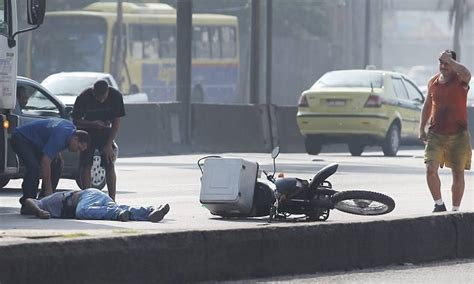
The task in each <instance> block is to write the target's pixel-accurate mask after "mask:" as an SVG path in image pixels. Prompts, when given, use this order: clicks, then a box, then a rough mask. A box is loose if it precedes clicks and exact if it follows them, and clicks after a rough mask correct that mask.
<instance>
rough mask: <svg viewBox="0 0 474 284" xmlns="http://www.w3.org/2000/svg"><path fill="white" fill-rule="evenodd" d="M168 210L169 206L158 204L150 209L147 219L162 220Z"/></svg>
mask: <svg viewBox="0 0 474 284" xmlns="http://www.w3.org/2000/svg"><path fill="white" fill-rule="evenodd" d="M169 211H170V206H169V205H168V204H165V205H164V206H159V207H158V208H156V209H155V210H153V211H151V213H150V215H148V221H151V222H155V223H156V222H159V221H161V220H163V218H164V217H165V215H166V214H168V212H169Z"/></svg>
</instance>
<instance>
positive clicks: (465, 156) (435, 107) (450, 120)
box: [419, 50, 472, 212]
mask: <svg viewBox="0 0 474 284" xmlns="http://www.w3.org/2000/svg"><path fill="white" fill-rule="evenodd" d="M470 79H471V73H470V72H469V70H468V69H467V68H466V67H465V66H464V65H462V64H460V63H459V62H457V61H456V53H455V52H454V51H452V50H445V51H444V52H442V53H441V55H440V56H439V73H438V74H436V75H435V76H433V77H432V78H431V79H430V81H429V83H428V94H427V97H426V101H425V104H424V105H423V110H422V113H421V121H420V130H419V139H420V140H421V141H422V142H423V143H425V144H426V146H425V164H426V180H427V182H428V187H429V189H430V192H431V195H432V196H433V199H434V201H435V207H434V210H433V212H442V211H446V206H445V205H444V202H443V199H442V198H441V181H440V179H439V175H438V168H440V167H443V166H444V165H446V167H449V168H451V172H452V175H453V184H452V186H451V191H452V205H453V211H457V210H459V206H460V204H461V200H462V196H463V194H464V187H465V185H464V170H469V169H470V168H471V155H472V151H471V138H470V135H469V131H468V128H467V107H466V100H467V92H468V91H469V80H470ZM428 121H429V122H430V123H429V130H428V133H426V130H425V128H426V124H427V122H428Z"/></svg>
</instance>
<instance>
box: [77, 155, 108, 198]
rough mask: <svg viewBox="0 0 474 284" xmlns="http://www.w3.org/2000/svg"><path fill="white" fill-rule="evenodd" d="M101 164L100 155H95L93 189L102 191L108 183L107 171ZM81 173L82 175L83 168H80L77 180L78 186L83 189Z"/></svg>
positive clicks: (92, 175)
mask: <svg viewBox="0 0 474 284" xmlns="http://www.w3.org/2000/svg"><path fill="white" fill-rule="evenodd" d="M100 162H101V157H100V155H94V159H93V161H92V169H91V187H92V188H97V189H100V190H102V189H104V187H105V185H106V183H107V181H106V178H105V169H104V167H102V166H101V165H100ZM80 173H82V166H81V167H80V168H79V176H78V177H77V179H76V183H77V185H78V186H79V187H80V188H82V182H81V176H80Z"/></svg>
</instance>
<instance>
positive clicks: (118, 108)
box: [72, 80, 125, 200]
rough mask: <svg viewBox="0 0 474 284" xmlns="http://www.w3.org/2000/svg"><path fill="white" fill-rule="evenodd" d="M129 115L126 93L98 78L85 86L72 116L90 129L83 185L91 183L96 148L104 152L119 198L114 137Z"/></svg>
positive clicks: (82, 161) (83, 157)
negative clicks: (123, 94)
mask: <svg viewBox="0 0 474 284" xmlns="http://www.w3.org/2000/svg"><path fill="white" fill-rule="evenodd" d="M123 116H125V108H124V105H123V98H122V94H121V93H120V92H119V91H118V90H116V89H114V88H112V87H110V86H109V84H108V83H107V81H105V80H98V81H97V82H95V83H94V86H93V87H92V88H87V89H86V90H84V91H83V92H82V93H81V94H80V95H79V96H78V97H77V99H76V102H75V103H74V110H73V112H72V118H73V120H74V124H76V126H77V127H78V128H79V129H83V130H86V131H87V132H89V135H90V138H91V144H90V147H88V148H87V150H86V151H84V152H82V153H81V158H80V164H81V166H82V167H81V168H82V173H81V177H82V179H81V188H82V189H85V188H89V187H91V169H92V161H93V155H94V151H95V150H96V149H97V150H99V152H100V154H101V165H102V166H103V167H104V168H105V172H106V180H107V189H108V191H109V196H110V197H111V198H112V199H113V200H115V192H116V183H117V177H116V174H115V166H114V162H115V159H116V158H117V156H116V149H115V144H114V139H115V137H116V136H117V132H118V130H119V128H120V118H121V117H123Z"/></svg>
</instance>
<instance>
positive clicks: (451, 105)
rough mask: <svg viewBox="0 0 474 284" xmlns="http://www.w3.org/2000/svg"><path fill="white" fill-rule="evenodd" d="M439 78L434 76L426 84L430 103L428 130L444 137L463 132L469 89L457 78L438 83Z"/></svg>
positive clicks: (465, 122) (465, 127)
mask: <svg viewBox="0 0 474 284" xmlns="http://www.w3.org/2000/svg"><path fill="white" fill-rule="evenodd" d="M439 76H440V74H437V75H435V76H434V77H433V78H432V79H431V80H430V82H429V84H428V96H431V102H432V104H431V120H430V130H432V131H433V132H435V133H438V134H444V135H452V134H457V133H460V132H462V131H465V130H466V129H467V107H466V103H467V101H466V100H467V92H468V90H469V87H468V85H467V84H466V83H464V82H462V81H461V80H460V79H459V76H456V77H454V78H453V79H451V81H449V82H447V83H440V82H439Z"/></svg>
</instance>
